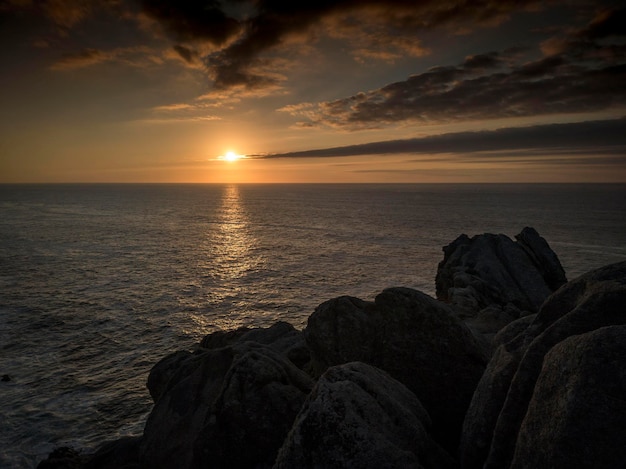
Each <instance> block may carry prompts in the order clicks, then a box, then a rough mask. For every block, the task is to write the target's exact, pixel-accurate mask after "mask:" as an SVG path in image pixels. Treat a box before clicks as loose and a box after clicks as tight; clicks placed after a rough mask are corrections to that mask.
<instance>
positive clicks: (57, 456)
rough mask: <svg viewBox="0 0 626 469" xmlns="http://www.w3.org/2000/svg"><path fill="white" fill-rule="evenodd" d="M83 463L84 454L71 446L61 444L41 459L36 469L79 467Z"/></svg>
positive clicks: (74, 468)
mask: <svg viewBox="0 0 626 469" xmlns="http://www.w3.org/2000/svg"><path fill="white" fill-rule="evenodd" d="M84 463H85V456H83V455H82V454H80V453H79V452H78V451H76V450H74V449H72V448H69V447H67V446H62V447H60V448H56V449H55V450H54V451H52V453H50V454H49V455H48V457H47V458H46V459H44V460H43V461H41V462H40V463H39V464H38V465H37V469H80V468H82V467H83V464H84Z"/></svg>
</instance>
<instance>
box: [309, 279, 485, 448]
mask: <svg viewBox="0 0 626 469" xmlns="http://www.w3.org/2000/svg"><path fill="white" fill-rule="evenodd" d="M304 334H305V337H306V341H307V344H308V346H309V348H310V349H311V355H312V364H313V367H314V368H315V369H316V370H317V372H318V374H319V373H322V372H323V371H325V370H326V368H328V367H330V366H334V365H340V364H343V363H348V362H352V361H360V362H364V363H367V364H370V365H373V366H375V367H377V368H380V369H382V370H384V371H386V372H387V373H389V374H390V375H391V376H392V377H393V378H395V379H396V380H398V381H400V382H401V383H402V384H404V385H405V386H406V387H407V388H409V389H410V390H411V391H412V392H414V393H415V394H416V396H417V397H418V398H419V400H420V402H421V403H422V404H423V405H424V407H425V408H426V410H427V411H428V413H429V414H430V417H431V418H432V420H433V429H432V432H433V436H434V438H435V440H436V441H438V442H439V443H440V444H441V445H442V446H444V447H445V448H446V449H447V450H449V451H451V452H455V451H456V448H457V444H458V438H459V434H460V430H461V426H462V422H463V418H464V416H465V411H466V410H467V407H468V406H469V402H470V400H471V398H472V394H473V392H474V388H475V386H476V383H477V382H478V380H479V379H480V376H481V375H482V373H483V370H484V367H485V364H486V361H487V358H486V356H485V355H484V353H483V351H482V349H481V348H480V346H479V345H478V343H477V341H476V339H475V338H474V336H473V335H472V333H471V332H470V331H469V329H468V328H467V327H466V326H465V324H463V323H462V322H461V321H460V320H459V319H458V318H457V317H456V316H455V315H454V314H453V312H452V311H451V310H450V308H448V307H447V306H446V305H444V304H443V303H441V302H438V301H436V300H435V299H433V298H431V297H429V296H428V295H425V294H423V293H421V292H418V291H416V290H411V289H409V288H392V289H387V290H384V291H383V292H382V293H381V294H379V295H378V296H377V297H376V299H375V300H374V302H366V301H362V300H360V299H358V298H352V297H340V298H336V299H333V300H330V301H327V302H325V303H322V304H321V305H320V306H319V307H318V308H317V309H316V310H315V312H314V313H313V314H312V315H311V316H310V317H309V320H308V324H307V327H306V329H305V331H304Z"/></svg>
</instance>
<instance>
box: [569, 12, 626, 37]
mask: <svg viewBox="0 0 626 469" xmlns="http://www.w3.org/2000/svg"><path fill="white" fill-rule="evenodd" d="M624 25H626V8H620V9H612V10H605V11H602V12H601V13H599V14H598V15H597V16H596V17H595V18H594V20H593V21H592V22H591V23H590V24H589V26H588V27H587V28H585V29H583V30H581V31H579V32H578V33H577V36H579V37H582V38H586V39H591V40H595V39H602V38H606V37H612V36H622V37H623V36H626V28H625V27H624Z"/></svg>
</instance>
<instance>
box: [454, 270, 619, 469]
mask: <svg viewBox="0 0 626 469" xmlns="http://www.w3.org/2000/svg"><path fill="white" fill-rule="evenodd" d="M624 304H626V262H622V263H618V264H613V265H610V266H607V267H604V268H601V269H598V270H595V271H592V272H590V273H588V274H586V275H583V276H581V277H579V278H578V279H576V280H574V281H572V282H569V283H568V284H566V285H564V286H563V287H561V288H560V289H559V290H558V291H557V292H555V293H554V294H553V295H551V296H550V297H549V298H548V299H547V300H546V302H545V303H544V304H543V306H542V307H541V309H540V311H539V313H538V314H537V316H536V317H535V319H534V320H533V321H532V322H531V324H529V325H528V326H527V327H525V328H522V331H521V332H520V333H519V334H518V335H517V336H515V337H514V338H512V339H511V340H509V341H508V342H506V343H503V344H502V345H500V346H499V347H498V349H497V350H496V351H495V353H494V356H493V357H492V359H491V361H490V363H489V365H488V366H487V370H486V371H485V373H484V374H483V377H482V378H481V380H480V382H479V384H478V386H477V388H476V392H475V394H474V397H473V399H472V403H471V405H470V408H469V409H468V412H467V415H466V418H465V423H464V427H463V435H462V441H461V451H460V455H461V462H462V466H463V467H465V468H482V467H488V468H496V467H497V468H507V467H511V464H512V463H513V462H514V459H515V467H581V466H580V464H579V462H580V461H579V460H578V459H577V454H578V453H577V452H576V451H572V452H571V453H570V454H571V456H567V453H568V452H570V448H569V443H566V442H565V439H566V437H565V436H567V435H569V436H572V438H573V440H572V441H579V442H580V438H581V433H580V432H581V431H582V430H581V429H580V428H574V427H577V426H580V425H584V423H583V422H578V423H575V422H574V420H575V419H573V418H572V417H574V416H577V417H580V416H581V415H582V416H584V418H583V419H582V420H583V421H585V420H588V423H589V425H590V426H591V427H593V426H595V425H597V421H596V420H595V418H596V417H593V416H591V417H590V416H588V415H585V413H588V412H590V409H587V408H586V407H587V404H585V402H584V400H585V399H587V398H590V399H591V400H590V402H599V401H601V403H599V404H598V405H599V408H598V416H601V415H608V414H612V416H613V419H607V426H606V428H605V429H604V430H603V431H604V432H615V433H617V434H619V437H620V438H621V439H622V441H623V439H624V438H625V437H626V434H625V433H624V428H625V427H624V426H623V422H624V407H623V402H622V401H620V400H613V399H611V398H610V397H607V396H612V395H613V394H614V392H616V391H615V390H616V389H619V388H620V386H622V388H621V389H622V394H621V395H622V396H623V395H624V394H623V383H624V374H625V373H626V365H625V362H624V361H623V359H621V360H615V359H614V358H615V356H619V355H618V353H619V351H620V350H623V349H624V344H623V343H622V342H621V341H623V340H624V336H623V329H622V328H621V327H619V326H622V325H623V324H625V323H626V310H625V309H624ZM613 327H615V328H616V329H615V330H613V331H609V330H607V331H602V333H600V332H598V335H596V334H594V333H593V331H597V330H599V329H601V328H608V329H613ZM617 329H619V330H617ZM590 333H591V334H590ZM599 337H601V338H605V339H606V338H608V337H611V338H612V339H611V340H613V341H618V342H620V343H618V344H615V343H613V344H605V347H604V348H603V346H602V345H601V342H602V341H601V340H600V339H599ZM570 338H571V339H570ZM559 344H561V345H559ZM552 352H553V353H552ZM587 355H588V356H587ZM603 357H604V358H603ZM622 357H623V355H622ZM603 360H604V361H606V367H602V366H601V365H600V364H599V362H600V361H603ZM574 363H581V365H584V366H581V367H580V369H578V368H577V367H574V369H572V366H573V364H574ZM594 367H595V368H597V369H596V370H593V368H594ZM548 370H552V372H553V373H552V375H550V374H549V373H548ZM556 370H559V371H558V373H557V372H556ZM594 373H600V374H594ZM609 375H612V377H609ZM600 376H602V377H603V378H602V380H603V381H600V380H599V379H600ZM557 382H558V384H557ZM568 383H569V387H567V386H566V385H567V384H568ZM559 386H561V388H562V389H560V391H559V392H561V393H562V394H561V395H558V394H554V393H555V392H556V389H555V388H556V387H559ZM550 393H552V394H550ZM591 394H596V397H595V398H592V397H590V395H591ZM603 394H604V395H605V396H602V395H603ZM580 396H587V397H585V399H581V398H580ZM541 401H545V402H541ZM546 406H548V407H546ZM550 406H553V407H554V408H552V409H550ZM559 406H564V407H563V408H560V409H557V407H559ZM538 409H544V410H545V411H546V412H547V413H548V414H541V415H539V413H538V412H539V410H538ZM549 412H553V414H552V415H553V416H554V418H555V419H556V420H555V421H551V420H550V418H549V416H548V415H550V414H549ZM599 418H600V417H599ZM616 422H617V423H619V422H621V426H619V425H618V424H617V423H616ZM530 433H534V434H535V435H534V436H533V437H531V436H530ZM538 435H541V436H542V438H541V441H539V439H538ZM611 438H612V437H611ZM611 438H609V439H608V440H607V441H613V440H612V439H611ZM531 441H532V442H533V444H535V443H536V444H537V446H535V447H534V448H532V449H530V448H529V442H531ZM601 441H602V437H600V436H598V435H594V436H593V437H591V436H590V437H589V438H588V439H587V440H586V441H585V442H584V443H583V442H580V443H579V444H581V447H580V448H579V449H580V451H585V452H586V454H591V455H594V454H598V453H599V452H602V451H604V450H605V449H606V448H605V446H604V445H603V443H601ZM529 451H535V452H538V453H542V454H543V455H544V456H542V458H543V459H542V461H561V462H563V461H565V460H568V461H569V462H568V463H567V464H565V463H562V464H561V463H560V464H556V466H553V465H550V464H548V463H545V464H546V465H539V466H533V465H532V464H531V465H529V466H527V465H526V463H525V462H524V458H525V457H527V453H528V452H529ZM612 454H615V453H614V452H613V453H612ZM619 454H621V453H619ZM525 455H526V456H525ZM612 457H613V456H612V455H607V456H606V457H605V458H604V459H601V460H614V459H611V458H612ZM568 458H569V459H568ZM541 464H543V463H541ZM594 467H595V466H594Z"/></svg>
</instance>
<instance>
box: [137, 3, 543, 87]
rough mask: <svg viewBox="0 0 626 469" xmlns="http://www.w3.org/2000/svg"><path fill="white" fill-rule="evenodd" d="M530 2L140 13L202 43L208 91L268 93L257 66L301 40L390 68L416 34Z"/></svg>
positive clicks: (411, 47)
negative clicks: (322, 40) (332, 42)
mask: <svg viewBox="0 0 626 469" xmlns="http://www.w3.org/2000/svg"><path fill="white" fill-rule="evenodd" d="M549 3H554V2H539V1H536V0H517V1H513V0H484V1H481V2H467V1H465V0H424V1H421V2H415V1H412V0H385V1H382V0H335V1H320V0H300V1H297V2H278V1H275V0H239V1H237V2H228V3H224V4H222V2H219V1H205V2H192V1H184V2H181V1H179V0H143V1H142V2H141V7H142V10H143V13H144V14H145V15H147V16H148V17H149V18H151V19H152V20H153V21H155V22H157V23H158V24H159V25H160V27H161V29H162V30H163V31H164V32H165V33H166V34H168V35H169V36H170V37H171V38H172V40H174V41H176V42H177V44H178V45H182V46H185V47H187V46H188V45H189V44H194V43H201V42H209V43H211V44H212V45H213V46H215V49H214V50H213V52H212V53H209V54H208V55H207V56H206V57H205V64H206V67H207V70H208V72H209V76H210V77H211V79H212V81H213V83H214V86H215V88H216V89H226V88H229V87H232V86H244V87H246V88H250V89H258V88H263V87H272V86H275V85H276V83H277V82H278V81H280V80H277V77H276V76H275V75H272V74H270V73H259V71H258V68H259V61H261V60H263V59H267V58H268V57H267V55H268V54H270V53H271V52H273V51H276V50H277V49H279V48H281V47H284V46H286V45H288V44H289V42H290V41H292V40H294V39H300V38H302V37H303V36H306V37H309V38H310V39H311V40H312V41H313V42H314V41H315V39H316V35H320V34H324V35H326V36H329V37H332V38H335V39H341V40H344V41H346V42H348V43H349V44H350V47H351V50H352V52H351V53H352V55H353V57H354V58H355V59H356V60H358V61H369V60H382V61H386V62H393V61H394V60H397V59H398V58H400V57H402V56H407V55H408V56H414V57H419V56H422V55H424V54H427V53H428V52H429V51H428V49H427V48H425V47H423V46H422V45H421V43H420V42H419V40H418V39H417V34H419V33H420V32H421V31H425V30H429V29H433V28H438V27H445V28H448V29H449V30H450V31H452V32H455V33H460V32H467V31H468V30H469V29H470V25H471V26H472V27H485V26H493V25H496V24H500V23H502V22H503V21H505V20H506V19H507V18H508V16H509V14H510V13H511V12H514V11H518V10H528V9H536V8H539V6H540V5H542V4H549Z"/></svg>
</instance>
